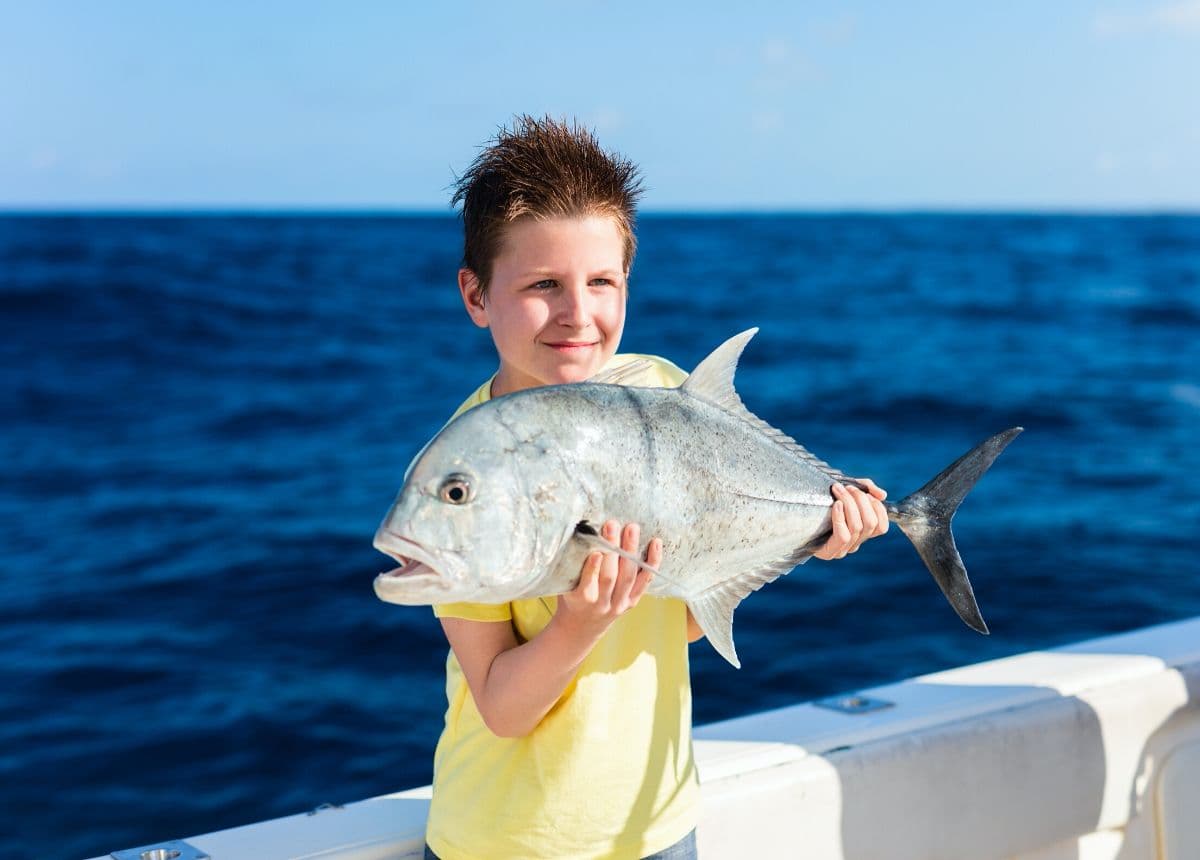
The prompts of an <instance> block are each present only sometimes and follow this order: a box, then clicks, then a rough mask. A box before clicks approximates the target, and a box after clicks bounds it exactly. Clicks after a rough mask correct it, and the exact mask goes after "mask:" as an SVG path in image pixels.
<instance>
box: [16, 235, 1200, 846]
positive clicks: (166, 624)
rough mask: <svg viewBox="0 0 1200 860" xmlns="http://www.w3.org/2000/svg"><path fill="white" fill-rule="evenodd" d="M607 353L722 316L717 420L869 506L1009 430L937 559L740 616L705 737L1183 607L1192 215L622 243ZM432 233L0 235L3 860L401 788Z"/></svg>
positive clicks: (448, 354) (892, 547)
mask: <svg viewBox="0 0 1200 860" xmlns="http://www.w3.org/2000/svg"><path fill="white" fill-rule="evenodd" d="M639 236H640V242H641V250H640V252H639V257H638V259H637V262H636V264H635V267H634V274H633V279H632V287H631V296H630V304H629V322H628V325H627V328H626V335H625V339H624V344H623V349H624V351H630V352H652V353H658V354H660V355H664V356H667V357H668V358H671V359H672V360H674V361H675V362H676V363H678V364H679V365H681V366H682V367H684V368H691V367H692V366H694V365H695V364H696V363H697V362H698V361H699V360H700V359H701V358H702V357H703V356H704V355H706V354H707V353H708V352H709V351H710V350H711V349H712V348H714V347H715V346H717V345H718V344H719V343H720V342H721V341H723V340H724V339H725V338H726V337H728V336H730V335H732V334H734V333H736V332H738V331H741V330H742V329H745V328H748V327H750V326H760V327H761V329H762V330H761V332H760V333H759V335H758V336H757V337H756V338H755V339H754V341H752V342H751V344H750V346H749V348H748V349H747V351H746V353H745V356H744V358H743V362H742V366H741V370H740V372H739V375H738V387H739V390H740V391H741V394H742V397H743V399H744V400H745V402H746V404H747V405H748V406H749V407H750V408H751V409H752V410H754V411H755V412H757V413H758V414H759V415H761V416H762V417H763V418H765V419H766V420H768V421H770V422H771V423H773V424H775V425H776V426H778V427H780V428H782V429H784V430H785V431H787V432H788V433H789V434H791V435H792V436H794V437H796V438H797V439H798V440H799V441H800V442H802V443H803V444H805V445H806V446H807V447H809V448H810V449H811V450H812V451H814V452H815V453H816V454H818V455H819V456H821V457H822V458H824V459H826V460H828V461H830V462H831V463H833V464H834V465H836V466H838V467H839V468H841V469H842V470H844V471H846V472H848V473H850V474H857V475H864V476H870V477H873V478H874V479H876V480H877V481H878V482H879V483H880V484H881V485H882V486H884V487H886V488H887V489H888V490H889V492H890V494H891V496H892V498H899V497H900V496H902V495H904V494H906V493H907V492H909V491H911V490H913V489H915V488H917V487H918V486H920V485H921V484H923V483H924V482H925V481H926V480H927V479H928V478H930V477H932V476H933V475H934V474H935V473H936V472H938V471H939V470H940V469H941V468H942V467H943V466H945V465H946V464H947V463H949V462H950V461H951V460H953V459H954V458H955V457H957V456H958V455H959V454H961V453H962V452H963V451H965V450H966V449H967V448H969V447H970V446H971V445H973V444H974V443H976V442H978V441H979V440H981V439H983V438H984V437H986V436H988V435H990V434H992V433H994V432H997V431H999V430H1002V429H1004V428H1006V427H1009V426H1012V425H1015V424H1021V425H1024V427H1025V428H1026V432H1025V433H1024V434H1023V435H1022V436H1020V437H1019V438H1018V439H1017V440H1016V441H1015V442H1014V443H1013V444H1012V446H1011V447H1010V448H1009V449H1008V451H1007V452H1005V454H1004V455H1003V456H1002V457H1001V458H1000V459H999V460H998V461H997V463H996V465H995V466H994V467H993V468H992V470H991V471H990V472H989V473H988V475H987V476H986V477H985V478H984V479H983V480H982V481H981V482H980V484H979V485H978V487H977V488H976V489H975V490H974V492H973V493H972V494H971V495H970V496H969V497H968V499H967V501H966V502H965V504H964V505H963V507H962V509H961V511H960V513H959V515H958V517H957V519H956V520H955V533H956V535H957V539H958V545H959V548H960V550H961V551H962V555H963V557H964V559H965V560H966V564H967V567H968V570H969V571H970V574H971V579H972V581H973V582H974V586H975V592H976V595H977V597H978V600H979V604H980V607H981V609H982V611H983V615H984V617H985V619H986V620H987V622H988V624H989V625H990V627H991V630H992V634H991V636H989V637H983V636H980V635H978V634H976V633H974V632H972V631H971V630H969V629H968V628H967V627H966V626H964V625H963V624H962V623H961V622H960V621H959V620H958V619H957V618H956V617H955V615H954V613H953V612H952V610H951V609H950V607H949V606H948V605H947V603H946V601H945V600H944V599H943V598H942V596H941V594H940V593H939V592H938V590H937V588H936V586H935V585H934V583H933V581H932V580H931V578H930V577H929V575H928V574H927V573H926V572H925V569H924V567H923V566H922V564H921V562H920V560H919V559H918V558H917V556H916V554H915V553H914V552H913V550H912V548H911V547H910V546H909V544H908V543H907V541H905V540H904V538H903V537H902V536H901V534H900V532H899V531H898V530H897V529H893V530H892V532H891V533H890V534H889V535H888V536H887V537H885V538H883V539H880V540H878V541H874V542H872V543H871V544H869V545H868V546H867V547H865V548H864V549H863V551H862V552H860V553H858V554H857V555H855V556H852V557H850V558H847V559H846V560H843V561H840V562H834V563H826V562H820V561H813V562H811V563H809V564H807V565H805V566H804V567H802V568H800V569H798V570H797V571H795V572H793V573H792V575H790V576H788V577H785V578H784V579H781V580H779V581H778V582H776V583H774V584H773V585H771V586H768V587H767V588H766V589H764V590H763V591H762V592H760V593H758V594H756V595H752V596H751V597H750V598H749V599H748V600H747V601H746V602H745V603H744V604H743V605H742V606H741V608H740V609H739V610H738V613H737V620H736V625H735V632H736V637H737V643H738V651H739V654H740V656H741V658H742V663H743V665H744V667H745V668H743V669H742V670H741V671H740V672H738V671H735V670H734V669H732V668H731V667H730V666H728V665H727V664H726V663H725V662H724V661H723V660H721V659H720V658H719V657H718V656H717V655H716V654H715V653H714V652H713V651H712V650H711V649H710V648H709V647H707V645H706V644H705V643H698V644H697V645H696V646H693V649H692V658H693V669H692V671H693V679H694V687H695V702H696V705H695V719H696V722H697V723H698V724H701V723H705V722H711V721H713V720H717V719H721V718H724V717H729V716H733V715H737V714H743V713H746V712H750V711H754V710H759V709H763V708H770V707H776V706H780V705H784V704H787V703H791V702H796V701H798V700H804V699H809V698H813V697H819V696H823V695H828V694H833V693H836V692H843V691H849V690H853V689H855V688H861V687H864V686H868V685H874V684H880V683H885V682H888V681H893V680H897V679H900V678H904V677H907V676H910V675H913V674H916V673H923V672H930V671H934V670H938V669H943V668H947V667H950V666H954V665H958V664H962V663H970V662H976V661H980V660H986V659H991V658H995V657H1000V656H1004V655H1008V654H1013V653H1015V652H1020V651H1024V650H1028V649H1031V648H1045V647H1050V646H1056V645H1061V644H1064V643H1067V642H1070V641H1074V640H1079V639H1083V638H1087V637H1094V636H1098V635H1103V634H1107V633H1113V632H1117V631H1123V630H1129V629H1132V628H1136V627H1141V626H1144V625H1148V624H1156V623H1160V622H1165V621H1170V620H1174V619H1179V618H1184V617H1187V616H1192V615H1197V614H1200V575H1198V574H1200V565H1198V564H1197V548H1196V546H1197V543H1196V538H1197V532H1198V526H1200V502H1198V501H1197V498H1198V496H1197V492H1196V490H1195V489H1194V488H1193V487H1192V481H1194V480H1196V476H1197V474H1200V217H1184V216H1174V217H1151V216H1139V217H1100V216H1093V217H1076V216H1050V215H1045V216H1044V215H971V214H950V215H937V214H916V215H909V214H886V215H829V216H826V215H795V216H792V215H769V216H768V215H764V216H733V215H730V216H715V215H714V216H703V217H700V216H697V217H668V216H662V215H659V216H646V217H644V218H643V219H642V222H641V224H640V230H639ZM459 242H460V238H459V227H458V223H457V221H456V220H455V219H454V218H453V217H451V216H445V217H442V216H436V217H434V216H429V217H424V216H378V217H375V216H349V215H348V216H329V215H311V216H300V215H289V216H279V217H275V216H268V215H252V216H246V215H243V216H230V215H204V216H182V215H180V216H169V217H168V216H162V217H103V216H70V217H67V216H63V217H57V216H56V217H51V216H39V217H29V216H13V217H3V218H0V426H2V428H3V429H2V432H0V452H2V456H3V470H2V471H0V547H2V549H3V556H2V557H3V565H2V567H0V651H2V653H3V655H4V658H3V662H2V663H0V856H3V857H5V858H7V857H37V858H79V857H88V856H93V855H101V854H107V853H108V852H110V851H112V850H115V849H121V848H131V847H134V846H137V845H142V844H145V843H148V842H152V841H157V840H162V839H168V838H184V837H187V836H193V835H196V834H199V833H205V832H209V831H212V830H217V829H222V828H226V827H232V826H235V825H240V824H246V823H249V822H253V821H257V820H261V819H265V818H272V817H278V816H283V815H289V814H294V813H298V812H304V811H307V810H311V809H313V808H314V807H316V806H318V805H319V804H322V803H326V802H331V803H345V802H351V801H355V800H359V799H363V798H366V797H369V796H372V795H377V794H381V793H385V792H389V791H393V790H397V789H401V788H405V787H409V786H413V785H417V784H423V783H425V782H428V780H429V779H430V775H431V759H432V753H433V747H434V743H435V741H436V739H437V736H438V732H439V729H440V724H441V717H442V711H443V706H444V692H443V683H442V682H443V661H444V658H445V655H446V643H445V641H444V639H443V637H442V635H441V632H440V628H439V626H438V624H437V622H436V621H435V620H434V618H433V616H432V614H431V613H430V612H429V611H428V610H426V609H422V608H402V607H398V606H392V605H388V604H384V603H381V602H380V601H378V600H377V599H376V598H375V596H374V594H373V592H372V589H371V581H372V578H373V577H374V575H375V573H376V572H378V571H380V570H383V569H385V568H387V567H390V566H391V565H390V564H389V562H388V560H387V559H386V558H384V557H383V556H382V555H380V554H378V553H376V552H375V551H374V550H373V549H372V547H371V538H372V535H373V533H374V531H375V528H376V526H377V525H378V523H379V521H380V520H381V519H382V517H383V514H384V513H385V511H386V510H387V508H388V506H389V504H390V503H391V501H392V498H393V497H394V495H395V493H396V491H397V489H398V487H399V484H400V480H401V477H402V475H403V473H404V470H405V467H406V466H407V464H408V462H409V460H410V459H411V458H412V456H413V455H414V454H415V453H416V451H417V450H418V448H419V447H420V446H421V444H422V443H423V442H425V441H426V439H428V438H429V437H430V436H432V435H433V434H434V433H435V432H436V431H437V430H438V429H439V427H440V426H441V425H442V423H443V422H444V421H445V420H446V418H447V417H448V416H449V415H450V413H451V411H452V410H453V409H454V408H455V407H456V406H457V405H458V404H459V402H460V401H461V400H462V399H463V398H464V397H465V396H466V395H467V394H468V393H470V391H471V390H472V389H473V388H474V387H475V386H477V385H478V384H479V383H480V382H481V381H482V380H483V379H484V378H486V376H487V375H488V374H489V373H491V371H492V370H493V369H494V361H495V358H494V352H493V350H492V346H491V342H490V340H489V338H488V336H487V334H486V332H483V331H481V330H478V329H476V328H474V327H473V326H472V325H471V324H470V322H469V320H468V319H467V317H466V315H465V313H464V312H463V310H462V308H461V305H460V302H459V298H458V294H457V290H456V288H455V283H454V279H455V270H456V268H457V265H458V259H459V252H460V247H459Z"/></svg>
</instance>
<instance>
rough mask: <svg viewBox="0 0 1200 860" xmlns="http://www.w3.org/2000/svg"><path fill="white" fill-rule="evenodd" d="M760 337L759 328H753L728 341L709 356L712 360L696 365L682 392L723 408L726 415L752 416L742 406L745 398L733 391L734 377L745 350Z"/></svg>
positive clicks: (705, 360) (685, 381) (708, 359)
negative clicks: (728, 413) (758, 335)
mask: <svg viewBox="0 0 1200 860" xmlns="http://www.w3.org/2000/svg"><path fill="white" fill-rule="evenodd" d="M756 334H758V329H757V328H749V329H746V330H745V331H744V332H742V333H741V334H735V335H734V336H733V337H731V338H730V339H729V340H727V341H725V342H724V343H723V344H721V345H720V346H718V347H717V348H716V349H714V350H713V351H712V352H711V353H709V355H708V358H706V359H704V361H702V362H700V363H699V364H698V365H696V369H695V370H693V371H692V373H691V375H690V376H688V378H687V379H686V380H684V383H683V385H681V386H680V388H682V389H683V390H684V391H686V392H687V393H688V394H690V395H692V396H693V397H699V398H700V399H701V400H707V401H708V402H709V403H711V404H713V405H714V406H720V407H721V408H722V409H724V410H725V411H726V412H730V413H733V414H734V415H740V414H741V413H743V412H745V413H746V414H747V415H749V414H750V413H749V411H748V410H747V409H746V407H745V406H744V405H743V404H742V398H740V397H738V394H737V392H736V391H735V390H734V389H733V374H734V373H735V372H736V371H737V364H738V359H739V358H741V357H742V350H743V349H745V348H746V344H748V343H749V342H750V338H752V337H754V336H755V335H756Z"/></svg>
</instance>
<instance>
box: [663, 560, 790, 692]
mask: <svg viewBox="0 0 1200 860" xmlns="http://www.w3.org/2000/svg"><path fill="white" fill-rule="evenodd" d="M811 556H812V550H811V549H809V548H808V547H801V548H800V549H797V550H795V551H794V552H792V553H790V554H789V555H786V556H784V557H783V558H781V559H779V560H778V561H775V562H772V563H771V564H768V565H767V566H766V567H761V568H758V569H757V570H753V571H750V572H749V573H742V574H738V575H737V576H735V577H733V578H732V579H726V580H725V581H723V582H718V583H717V584H716V585H713V586H710V587H708V588H706V589H705V590H704V591H702V592H700V593H699V594H697V595H695V596H694V597H689V598H687V605H688V608H689V609H691V610H692V617H693V618H695V619H696V623H697V624H699V625H700V629H701V630H703V631H704V636H705V637H706V638H707V639H708V641H709V643H710V644H711V645H712V646H713V648H715V649H717V653H718V654H720V655H721V656H722V657H724V658H725V659H726V660H728V661H729V662H730V663H731V664H732V665H733V667H734V668H735V669H740V668H742V664H741V663H740V662H739V661H738V656H737V649H736V648H735V647H734V645H733V610H735V609H737V607H738V604H739V603H741V602H742V601H743V600H745V599H746V596H747V595H749V594H751V593H752V592H755V591H758V590H759V589H760V588H762V587H763V586H764V585H766V584H767V583H768V582H774V581H775V580H776V579H778V578H779V577H780V576H782V575H783V574H785V573H787V572H788V571H789V570H791V569H792V568H793V567H795V566H796V565H798V564H804V562H806V561H808V559H809V558H810V557H811Z"/></svg>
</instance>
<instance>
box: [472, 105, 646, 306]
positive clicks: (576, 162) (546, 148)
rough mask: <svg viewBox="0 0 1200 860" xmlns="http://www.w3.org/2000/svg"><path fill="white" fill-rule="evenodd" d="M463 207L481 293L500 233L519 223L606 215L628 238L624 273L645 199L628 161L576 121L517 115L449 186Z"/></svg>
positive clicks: (633, 251)
mask: <svg viewBox="0 0 1200 860" xmlns="http://www.w3.org/2000/svg"><path fill="white" fill-rule="evenodd" d="M454 185H455V191H454V197H453V199H452V201H451V205H454V206H457V205H459V204H460V203H461V204H462V220H463V266H464V267H466V268H468V269H470V270H471V271H472V272H474V273H475V276H476V277H477V278H478V279H479V285H480V291H481V292H482V293H486V291H487V286H488V283H489V282H490V281H491V277H492V263H493V261H494V260H495V259H496V257H497V255H498V254H499V253H500V245H501V243H502V242H503V240H504V230H505V228H506V227H508V225H510V224H512V223H513V222H515V221H517V220H518V219H521V218H536V219H544V218H582V217H587V216H591V215H600V216H608V217H611V218H612V219H613V220H614V221H615V222H616V224H617V229H618V230H619V231H620V233H621V236H622V238H623V239H624V241H625V271H627V272H628V271H629V268H630V266H632V265H633V255H634V253H635V252H636V250H637V239H636V237H635V236H634V233H633V228H634V216H635V211H636V208H637V200H638V198H639V197H641V194H642V183H641V177H640V176H639V175H638V169H637V166H636V165H634V164H633V162H631V161H629V160H627V159H625V158H623V157H622V156H620V155H618V154H616V153H608V152H605V151H604V150H603V149H602V148H601V147H600V144H599V142H598V141H597V140H596V137H595V135H594V134H592V132H591V131H590V130H589V129H587V128H585V127H583V126H580V125H579V124H578V123H577V122H571V123H570V124H568V123H567V122H566V121H565V120H555V119H553V118H551V117H543V118H542V119H534V118H533V117H531V116H528V115H525V114H522V115H520V116H517V117H514V119H513V123H512V130H511V131H510V130H508V129H504V128H501V129H500V131H499V132H498V133H497V134H496V137H495V139H494V140H492V141H491V142H490V143H489V145H487V146H485V147H484V149H483V150H482V151H481V152H480V153H479V155H478V156H476V158H475V160H474V161H473V162H472V163H471V166H470V167H469V168H467V171H466V173H464V174H463V175H462V176H460V177H458V179H457V181H456V182H455V183H454Z"/></svg>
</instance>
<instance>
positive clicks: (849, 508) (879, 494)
mask: <svg viewBox="0 0 1200 860" xmlns="http://www.w3.org/2000/svg"><path fill="white" fill-rule="evenodd" d="M855 480H857V481H858V482H859V483H860V484H862V485H863V486H864V487H866V488H867V490H868V491H869V493H864V492H863V491H862V490H860V489H858V488H857V487H850V486H845V485H843V484H834V485H833V488H832V490H833V497H834V499H836V501H835V502H834V503H833V510H832V512H831V514H830V517H831V525H832V526H833V534H831V535H830V536H829V540H828V541H826V542H825V546H823V547H821V548H820V549H819V550H817V551H816V552H814V553H813V555H814V556H815V557H816V558H822V559H825V560H827V561H828V560H830V559H835V558H844V557H845V556H847V555H849V554H850V553H852V552H858V548H859V547H860V546H862V545H863V542H864V541H867V540H870V539H871V538H873V537H878V536H879V535H881V534H884V533H886V532H887V530H888V517H887V510H886V509H885V508H884V506H883V500H884V499H886V498H887V493H886V492H885V491H884V490H883V489H882V488H880V487H878V486H876V484H875V482H874V481H872V480H871V479H870V478H856V479H855Z"/></svg>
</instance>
